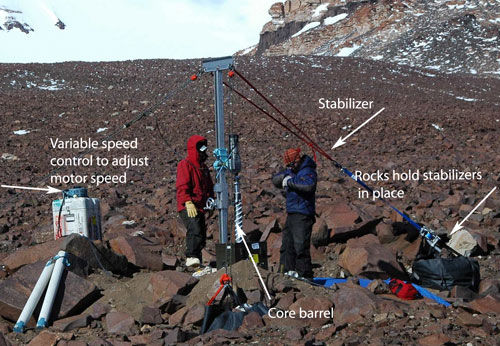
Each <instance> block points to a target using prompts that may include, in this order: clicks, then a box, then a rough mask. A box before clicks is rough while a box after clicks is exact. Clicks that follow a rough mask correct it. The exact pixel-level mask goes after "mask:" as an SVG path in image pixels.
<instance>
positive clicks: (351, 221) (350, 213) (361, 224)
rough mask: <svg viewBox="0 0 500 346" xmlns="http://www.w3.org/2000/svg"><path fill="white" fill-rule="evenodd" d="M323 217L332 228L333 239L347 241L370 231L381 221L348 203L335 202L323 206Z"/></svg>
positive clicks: (331, 235)
mask: <svg viewBox="0 0 500 346" xmlns="http://www.w3.org/2000/svg"><path fill="white" fill-rule="evenodd" d="M320 216H321V218H322V219H324V220H325V222H326V225H327V227H328V229H330V239H331V240H332V241H345V240H347V239H350V238H354V237H360V236H362V235H364V234H367V233H369V232H370V231H371V230H372V228H374V227H375V225H376V224H377V223H378V222H379V220H378V219H374V218H372V217H370V216H369V215H368V214H367V213H365V212H364V211H363V210H360V209H359V208H356V207H354V206H350V205H348V204H347V203H343V202H341V203H334V204H330V205H326V206H324V207H322V208H321V215H320Z"/></svg>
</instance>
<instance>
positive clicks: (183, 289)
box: [150, 270, 198, 302]
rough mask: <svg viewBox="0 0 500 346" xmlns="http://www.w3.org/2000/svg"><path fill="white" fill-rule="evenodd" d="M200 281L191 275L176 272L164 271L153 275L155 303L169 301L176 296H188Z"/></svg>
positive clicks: (152, 284) (151, 281)
mask: <svg viewBox="0 0 500 346" xmlns="http://www.w3.org/2000/svg"><path fill="white" fill-rule="evenodd" d="M197 282H198V279H196V278H194V277H193V276H191V275H190V274H187V273H181V272H178V271H175V270H164V271H161V272H157V273H154V274H153V275H151V280H150V283H151V286H152V289H153V302H158V301H167V300H169V299H170V298H172V297H173V296H174V295H176V294H182V295H186V294H188V293H189V292H190V291H191V289H192V288H193V287H194V285H196V283H197Z"/></svg>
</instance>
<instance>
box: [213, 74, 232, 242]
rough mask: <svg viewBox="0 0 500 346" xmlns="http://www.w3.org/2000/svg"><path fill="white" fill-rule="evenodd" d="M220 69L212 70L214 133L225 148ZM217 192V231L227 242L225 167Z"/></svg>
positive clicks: (227, 198)
mask: <svg viewBox="0 0 500 346" xmlns="http://www.w3.org/2000/svg"><path fill="white" fill-rule="evenodd" d="M222 78H223V76H222V71H221V70H217V71H215V72H214V83H215V85H214V90H215V129H216V132H215V135H216V139H217V148H225V147H226V146H225V143H224V138H225V136H224V90H223V84H222ZM215 192H216V193H217V201H218V203H217V208H218V209H219V232H220V238H219V239H220V242H221V243H222V244H226V243H227V220H228V206H229V196H228V186H227V181H226V169H224V168H223V169H221V170H220V172H218V175H217V184H216V188H215Z"/></svg>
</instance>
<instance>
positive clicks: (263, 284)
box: [236, 225, 271, 302]
mask: <svg viewBox="0 0 500 346" xmlns="http://www.w3.org/2000/svg"><path fill="white" fill-rule="evenodd" d="M236 235H237V236H238V237H239V238H241V240H243V244H245V248H246V249H247V252H248V257H249V258H250V260H251V261H252V263H253V266H254V268H255V271H257V275H258V276H259V279H260V283H261V284H262V287H263V288H264V291H265V292H266V296H267V299H268V300H269V302H270V301H271V296H270V295H269V291H268V290H267V286H266V284H265V283H264V280H262V276H261V275H260V271H259V268H257V264H255V261H254V259H253V256H252V253H251V252H250V249H249V248H248V245H247V241H246V240H245V236H246V234H245V232H243V230H242V229H241V227H240V226H238V225H236Z"/></svg>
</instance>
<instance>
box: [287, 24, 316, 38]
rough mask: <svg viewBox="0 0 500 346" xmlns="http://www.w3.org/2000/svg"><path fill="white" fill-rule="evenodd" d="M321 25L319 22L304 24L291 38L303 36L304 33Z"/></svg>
mask: <svg viewBox="0 0 500 346" xmlns="http://www.w3.org/2000/svg"><path fill="white" fill-rule="evenodd" d="M320 24H321V23H320V22H311V23H309V24H306V26H304V27H303V28H302V29H300V31H298V32H296V33H295V34H293V35H292V37H297V36H299V35H301V34H303V33H304V32H306V31H309V30H311V29H314V28H315V27H317V26H319V25H320Z"/></svg>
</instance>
